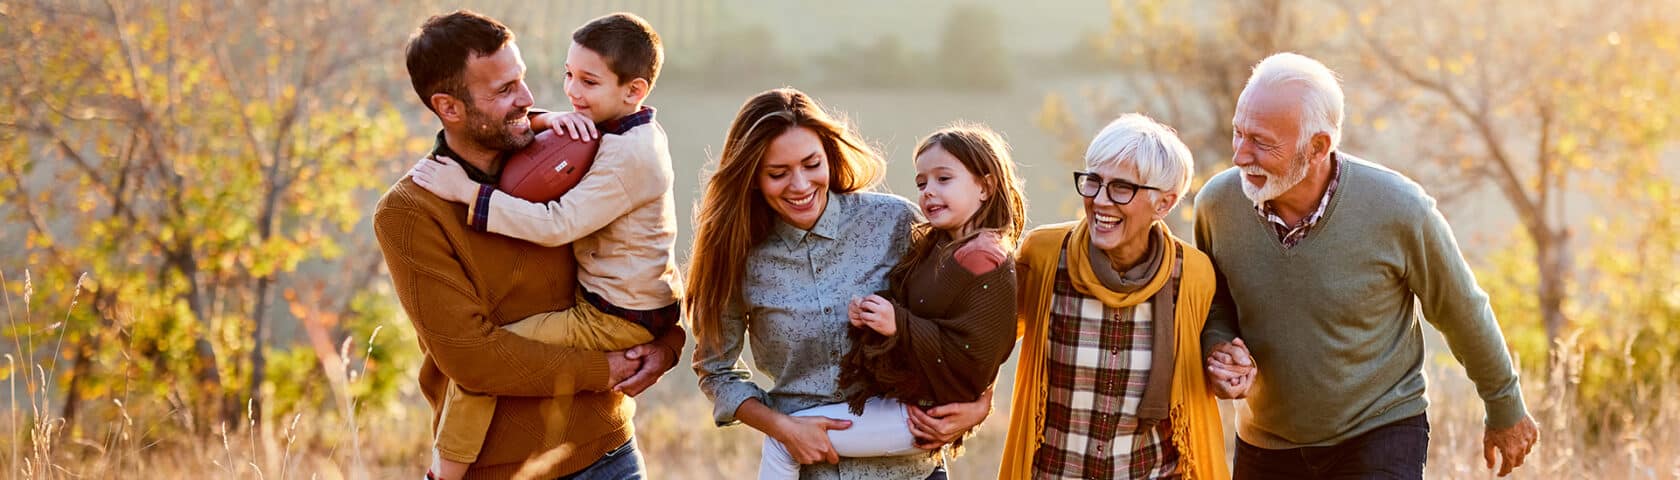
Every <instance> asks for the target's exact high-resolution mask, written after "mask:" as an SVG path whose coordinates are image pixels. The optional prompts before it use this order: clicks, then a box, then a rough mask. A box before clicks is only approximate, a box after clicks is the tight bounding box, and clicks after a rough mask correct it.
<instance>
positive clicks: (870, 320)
mask: <svg viewBox="0 0 1680 480" xmlns="http://www.w3.org/2000/svg"><path fill="white" fill-rule="evenodd" d="M893 310H894V309H893V305H892V302H890V301H888V300H887V299H885V298H881V296H880V295H870V296H867V297H863V298H853V299H852V303H851V304H849V305H847V306H846V319H847V320H851V322H852V326H854V327H868V328H869V329H871V330H874V331H876V332H879V333H880V334H882V335H886V336H889V337H891V336H893V334H895V333H898V320H897V319H896V318H895V317H894V311H893Z"/></svg>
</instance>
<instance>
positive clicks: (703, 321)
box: [683, 88, 886, 345]
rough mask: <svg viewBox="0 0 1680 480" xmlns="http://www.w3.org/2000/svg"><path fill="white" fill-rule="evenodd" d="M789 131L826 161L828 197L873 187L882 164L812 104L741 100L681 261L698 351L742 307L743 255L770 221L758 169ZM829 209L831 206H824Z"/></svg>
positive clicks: (769, 94)
mask: <svg viewBox="0 0 1680 480" xmlns="http://www.w3.org/2000/svg"><path fill="white" fill-rule="evenodd" d="M793 128H806V129H810V130H811V131H812V132H815V133H816V134H817V137H818V138H821V139H822V145H823V153H824V154H825V155H826V156H827V157H828V191H829V192H831V193H851V192H856V191H859V190H864V189H868V188H873V187H874V186H875V185H877V184H879V183H880V182H881V176H882V174H883V173H884V171H885V170H886V163H885V162H884V161H882V160H881V156H880V155H879V154H878V153H876V151H875V150H874V149H873V148H872V147H870V146H869V145H868V144H867V143H864V141H863V140H862V139H861V138H860V137H858V136H857V134H856V133H854V132H853V131H852V130H851V129H850V128H848V127H847V124H846V121H845V119H844V118H840V117H836V116H832V115H829V114H828V112H825V111H823V109H822V106H821V105H818V104H817V101H816V100H815V99H812V98H811V97H810V96H808V95H805V93H804V92H801V91H799V90H794V89H792V88H778V89H775V90H769V91H765V92H763V93H760V94H758V95H754V96H753V97H752V98H750V99H747V102H746V103H745V104H742V105H741V111H740V112H739V113H736V114H735V120H734V121H733V122H731V123H730V125H729V136H728V137H727V138H726V139H725V140H724V145H723V154H722V155H721V156H720V157H719V158H718V165H717V171H716V172H714V173H713V174H712V176H711V179H710V180H709V181H707V182H706V191H705V194H704V195H703V196H702V197H701V198H700V204H699V205H698V206H696V207H695V209H694V247H693V249H692V255H691V256H690V257H689V264H688V281H687V282H685V283H686V284H687V292H686V294H685V295H684V296H683V306H684V307H686V309H687V310H688V315H689V318H690V319H691V321H693V322H694V334H695V337H696V338H697V339H698V343H701V344H702V345H708V344H709V345H716V344H717V343H716V342H717V341H718V340H719V339H720V332H719V331H718V327H719V325H718V323H719V321H720V319H721V318H722V316H723V312H724V311H725V309H726V308H728V307H729V306H730V304H731V303H734V302H740V301H741V299H742V291H741V284H742V279H743V277H745V276H746V274H747V272H746V270H747V254H748V252H751V251H752V249H753V247H754V246H756V245H758V243H759V242H761V241H764V239H765V238H766V237H768V236H769V235H770V227H771V225H773V224H774V222H773V220H774V219H775V215H776V213H775V212H774V211H772V210H771V209H770V205H769V204H767V203H765V201H764V196H763V195H762V194H761V193H759V190H758V187H757V185H758V178H757V177H758V170H759V165H760V164H761V163H763V161H764V154H765V152H766V151H767V150H769V147H770V142H771V141H772V140H774V139H776V137H778V136H781V134H782V133H784V132H787V131H788V130H790V129H793ZM830 202H832V200H830Z"/></svg>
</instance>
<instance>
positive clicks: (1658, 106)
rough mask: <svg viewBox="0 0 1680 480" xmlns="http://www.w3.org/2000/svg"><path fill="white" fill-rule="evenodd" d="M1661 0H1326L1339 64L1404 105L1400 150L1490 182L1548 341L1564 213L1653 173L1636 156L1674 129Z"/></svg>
mask: <svg viewBox="0 0 1680 480" xmlns="http://www.w3.org/2000/svg"><path fill="white" fill-rule="evenodd" d="M1661 3H1662V2H1611V3H1604V2H1586V1H1574V0H1549V1H1543V2H1528V1H1521V2H1519V1H1508V0H1478V1H1471V2H1466V1H1462V0H1453V1H1447V0H1425V1H1403V2H1402V1H1370V2H1362V1H1361V2H1356V1H1345V2H1342V3H1339V4H1338V6H1339V7H1340V9H1341V10H1342V11H1343V12H1345V14H1346V15H1347V16H1348V17H1349V18H1350V19H1352V20H1353V21H1351V22H1349V25H1350V31H1351V35H1352V36H1353V38H1355V39H1356V43H1355V45H1356V46H1357V47H1358V48H1359V51H1360V53H1361V58H1362V60H1361V62H1360V64H1359V66H1358V67H1359V68H1358V69H1357V70H1355V71H1353V72H1344V74H1348V73H1352V75H1350V76H1351V77H1353V78H1355V79H1357V82H1358V84H1359V85H1361V86H1362V87H1363V88H1368V89H1371V91H1373V92H1378V93H1379V94H1380V95H1382V96H1384V97H1386V98H1389V99H1393V100H1395V101H1397V102H1399V103H1400V104H1401V105H1403V106H1404V107H1405V110H1403V112H1406V113H1407V114H1408V115H1407V120H1409V121H1412V122H1415V123H1416V124H1417V125H1418V128H1416V129H1415V130H1413V131H1414V132H1416V136H1415V137H1413V141H1412V142H1411V144H1413V145H1415V146H1416V147H1417V148H1415V149H1414V151H1413V152H1412V153H1413V154H1414V155H1416V156H1418V157H1421V158H1424V159H1427V160H1431V161H1432V163H1433V164H1434V165H1436V166H1437V167H1438V168H1442V169H1443V170H1445V171H1448V172H1453V173H1454V175H1455V176H1457V177H1459V178H1461V179H1463V180H1464V181H1467V182H1472V183H1474V184H1486V185H1492V186H1493V187H1494V188H1495V189H1496V190H1497V192H1498V193H1499V197H1500V198H1502V199H1503V200H1504V203H1505V204H1506V205H1508V206H1509V207H1510V209H1511V211H1512V212H1514V213H1515V216H1516V219H1517V221H1518V224H1519V225H1520V227H1521V228H1520V231H1521V232H1522V234H1523V236H1524V237H1526V238H1525V240H1526V241H1527V242H1529V243H1530V244H1531V246H1532V258H1531V259H1530V261H1532V262H1533V265H1534V266H1535V269H1536V277H1535V278H1536V284H1535V285H1534V286H1533V289H1532V291H1531V295H1533V296H1534V297H1535V299H1536V300H1537V304H1536V313H1537V314H1538V316H1539V317H1540V321H1541V324H1542V325H1543V326H1544V329H1545V338H1546V339H1547V342H1548V343H1550V342H1551V341H1555V340H1557V339H1558V338H1559V337H1560V336H1561V335H1563V334H1564V333H1565V332H1566V331H1567V330H1568V327H1569V323H1570V316H1571V311H1572V309H1571V305H1570V304H1571V301H1570V297H1571V294H1572V293H1573V292H1578V290H1576V288H1575V286H1576V285H1578V284H1577V283H1576V282H1575V281H1574V279H1575V278H1577V277H1578V274H1579V273H1580V272H1581V270H1580V269H1579V268H1578V267H1577V264H1578V263H1577V259H1576V253H1575V252H1576V251H1578V250H1579V249H1580V246H1581V245H1580V238H1579V235H1580V234H1582V233H1584V232H1582V231H1581V229H1580V228H1578V227H1576V226H1573V225H1572V224H1571V221H1572V214H1571V212H1574V214H1575V215H1579V214H1581V213H1583V212H1585V211H1588V209H1591V208H1594V207H1591V206H1590V204H1588V203H1589V202H1590V200H1589V199H1593V198H1601V199H1611V198H1614V197H1612V196H1609V195H1605V193H1607V192H1602V191H1597V192H1595V191H1594V190H1593V189H1591V188H1590V187H1591V182H1594V181H1602V182H1607V183H1609V184H1612V185H1618V186H1619V187H1617V188H1627V187H1633V188H1644V185H1645V184H1647V183H1649V182H1652V181H1657V182H1663V181H1664V180H1663V179H1662V178H1663V176H1662V175H1657V176H1655V177H1653V176H1651V174H1650V170H1651V169H1650V168H1649V167H1647V165H1649V164H1651V162H1654V161H1655V154H1656V152H1655V151H1654V149H1656V148H1659V147H1660V146H1661V145H1662V144H1663V142H1665V141H1668V140H1672V139H1674V138H1675V136H1676V128H1675V126H1674V125H1675V120H1676V115H1675V112H1676V110H1677V109H1680V101H1677V97H1676V95H1677V93H1680V92H1676V91H1675V90H1674V89H1675V86H1674V85H1673V79H1674V72H1675V71H1676V67H1680V62H1677V61H1676V59H1677V58H1680V55H1677V54H1680V38H1677V35H1680V32H1677V28H1680V23H1677V22H1676V16H1675V14H1674V12H1673V9H1672V8H1670V7H1665V6H1664V5H1662V4H1661ZM1445 12H1451V13H1450V14H1448V13H1445ZM1668 181H1672V180H1668ZM1610 201H1611V202H1615V200H1610ZM1584 204H1587V205H1584ZM1625 205H1636V203H1632V202H1629V203H1625ZM1612 211H1613V210H1612ZM1594 240H1596V241H1595V243H1598V242H1611V243H1613V241H1614V240H1613V239H1594ZM1579 293H1582V294H1584V295H1585V294H1588V292H1579ZM1506 320H1507V321H1510V320H1516V319H1506ZM1542 358H1543V356H1542Z"/></svg>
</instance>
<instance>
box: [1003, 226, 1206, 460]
mask: <svg viewBox="0 0 1680 480" xmlns="http://www.w3.org/2000/svg"><path fill="white" fill-rule="evenodd" d="M1154 228H1158V229H1160V230H1161V231H1163V232H1166V234H1167V235H1166V236H1167V238H1170V239H1172V241H1171V242H1168V248H1163V249H1160V251H1161V253H1162V254H1163V255H1166V259H1165V260H1167V261H1163V262H1161V265H1163V266H1170V265H1172V261H1171V260H1170V259H1172V258H1173V255H1175V254H1176V253H1177V252H1179V251H1183V252H1184V271H1183V277H1182V279H1181V280H1180V282H1181V283H1180V285H1179V290H1178V306H1177V308H1178V311H1177V314H1176V315H1175V316H1174V317H1173V318H1174V329H1175V331H1176V333H1177V335H1178V342H1177V351H1178V354H1177V358H1176V361H1175V363H1176V365H1175V366H1174V367H1173V382H1172V393H1171V397H1170V398H1171V400H1170V402H1171V405H1172V407H1171V408H1172V411H1171V412H1172V413H1171V414H1172V420H1171V421H1172V432H1173V438H1172V441H1173V444H1174V445H1175V446H1177V447H1178V452H1179V468H1180V471H1182V472H1183V473H1184V478H1187V479H1194V480H1200V479H1214V480H1225V479H1228V478H1230V469H1229V468H1228V466H1227V464H1226V463H1225V434H1224V431H1223V430H1222V428H1223V425H1222V424H1221V423H1220V419H1219V404H1218V402H1217V401H1216V400H1215V399H1214V396H1213V391H1212V390H1209V389H1208V386H1207V383H1206V381H1205V380H1204V379H1203V378H1204V377H1203V370H1202V358H1201V352H1202V347H1201V337H1202V324H1203V323H1205V322H1206V321H1207V313H1208V307H1209V306H1210V305H1211V304H1212V301H1213V290H1214V286H1215V283H1214V282H1216V280H1215V277H1214V273H1213V262H1212V261H1210V260H1208V256H1207V255H1206V254H1203V253H1202V252H1201V251H1198V250H1196V248H1195V247H1193V246H1190V245H1189V244H1188V243H1185V242H1184V241H1183V240H1180V239H1179V238H1178V237H1176V236H1173V235H1172V233H1171V232H1170V231H1167V226H1166V224H1163V223H1157V224H1156V225H1155V226H1154ZM1089 231H1090V230H1089V229H1088V228H1087V227H1086V226H1085V223H1084V222H1069V223H1061V224H1056V225H1046V226H1043V227H1039V228H1036V229H1033V231H1031V232H1028V233H1027V235H1026V238H1025V239H1024V240H1023V241H1022V244H1021V252H1020V254H1019V255H1018V256H1017V257H1016V258H1018V259H1019V265H1018V267H1017V273H1016V275H1017V280H1016V284H1017V285H1016V286H1017V288H1018V290H1017V292H1018V294H1019V297H1018V298H1019V301H1018V302H1017V304H1018V311H1019V313H1018V315H1019V319H1018V323H1019V325H1020V327H1019V329H1018V331H1017V332H1016V335H1017V336H1018V337H1020V338H1021V340H1022V341H1021V357H1020V359H1021V360H1020V366H1019V367H1018V368H1017V369H1016V370H1015V395H1014V400H1012V401H1011V403H1010V414H1009V439H1008V441H1007V443H1006V444H1005V446H1004V450H1003V465H1002V469H1001V470H999V471H998V478H1008V479H1024V478H1031V477H1032V471H1033V470H1032V461H1033V455H1034V454H1035V453H1037V451H1038V447H1039V444H1040V442H1041V441H1042V440H1043V432H1044V398H1045V392H1046V389H1047V388H1048V380H1047V377H1046V376H1045V373H1044V368H1045V367H1044V365H1045V363H1046V361H1047V356H1048V353H1047V349H1048V348H1049V343H1050V322H1049V319H1050V304H1051V299H1052V298H1053V297H1054V290H1053V289H1054V285H1055V281H1056V263H1057V261H1058V260H1059V259H1060V257H1061V255H1062V246H1063V244H1064V243H1063V242H1064V241H1066V242H1067V245H1069V246H1071V248H1069V249H1068V251H1069V252H1068V253H1069V261H1068V268H1069V270H1070V274H1071V276H1072V277H1073V281H1075V282H1080V283H1082V284H1083V286H1082V287H1081V288H1080V290H1081V291H1085V292H1088V293H1091V294H1092V296H1093V297H1096V298H1097V299H1098V300H1099V301H1102V302H1103V303H1104V304H1106V305H1109V306H1115V307H1118V306H1128V305H1136V304H1138V303H1142V302H1144V301H1147V300H1148V299H1149V297H1151V296H1153V295H1154V294H1155V292H1156V291H1157V290H1160V288H1161V287H1162V286H1163V285H1165V284H1166V281H1167V278H1169V277H1170V276H1171V269H1170V268H1162V269H1160V270H1159V272H1158V273H1157V274H1156V277H1155V278H1154V279H1153V280H1151V281H1150V282H1149V284H1148V285H1147V286H1145V287H1144V288H1143V289H1142V290H1140V291H1138V292H1134V293H1131V294H1123V293H1118V292H1111V291H1108V290H1107V289H1104V288H1103V287H1102V286H1101V285H1100V284H1096V281H1095V280H1094V275H1092V274H1091V273H1090V263H1089V262H1088V261H1087V260H1086V256H1085V255H1084V252H1086V251H1087V249H1086V247H1085V245H1086V244H1087V243H1088V242H1089V241H1090V240H1089V238H1088V234H1087V233H1086V232H1089ZM1075 260H1078V261H1075ZM1081 280H1085V281H1083V282H1081ZM1093 284H1094V285H1093Z"/></svg>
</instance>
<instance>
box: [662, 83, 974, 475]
mask: <svg viewBox="0 0 1680 480" xmlns="http://www.w3.org/2000/svg"><path fill="white" fill-rule="evenodd" d="M884 170H885V164H884V163H883V161H882V160H881V157H880V155H878V154H877V153H876V152H875V151H874V150H873V149H872V148H871V147H870V146H869V145H868V144H867V143H865V142H863V140H862V139H861V138H860V137H858V136H857V134H856V133H855V132H853V131H852V130H851V129H850V128H848V126H847V125H846V123H845V122H844V121H843V120H840V119H837V118H835V117H834V116H831V115H829V114H828V112H825V111H824V110H823V109H822V107H821V106H820V105H818V104H817V102H816V101H815V100H813V99H812V98H810V97H809V96H807V95H805V94H804V93H803V92H800V91H798V90H794V89H790V88H783V89H776V90H770V91H766V92H763V93H760V94H758V95H756V96H754V97H753V98H751V99H749V100H747V102H746V103H745V104H744V105H742V107H741V111H740V112H739V113H738V114H736V116H735V120H734V121H733V123H732V124H731V125H730V128H729V134H728V137H727V139H726V141H725V144H724V147H723V152H722V155H721V157H720V158H719V161H718V166H717V171H716V172H715V173H714V174H713V175H712V177H711V179H710V181H709V182H708V183H707V185H706V188H705V193H704V196H703V197H702V198H701V202H700V205H699V207H698V208H697V209H696V213H695V238H694V248H693V250H692V257H691V260H690V263H689V267H688V282H687V294H686V295H685V298H684V300H683V301H684V303H685V307H687V310H688V312H689V316H690V318H691V319H692V321H693V323H694V329H695V336H696V338H697V340H696V343H697V347H696V349H695V354H694V370H695V373H696V374H697V375H699V377H700V389H701V390H702V391H703V392H705V393H706V395H707V396H708V397H709V398H710V399H711V400H712V401H713V403H714V410H713V416H714V420H716V421H717V423H718V425H728V424H732V423H735V422H737V421H739V422H741V423H745V424H747V425H748V426H751V427H753V428H754V429H757V430H759V431H760V432H763V433H764V434H765V435H766V436H767V437H769V438H770V439H773V440H775V441H776V442H779V443H780V444H781V445H783V446H784V447H785V448H786V449H787V451H788V453H790V454H791V455H792V456H793V458H794V459H795V460H796V461H798V462H799V463H800V464H803V465H806V467H805V468H803V469H802V470H801V476H802V477H803V478H846V479H850V478H921V477H923V476H926V475H927V474H928V472H930V471H932V470H933V469H934V467H935V465H936V463H937V458H935V457H933V456H931V455H927V454H925V453H921V454H912V455H903V456H896V457H871V458H846V459H844V460H842V459H841V458H840V457H839V455H838V454H837V453H836V452H835V449H834V447H833V445H832V444H831V443H830V439H829V434H830V433H831V431H832V432H835V433H838V432H841V431H844V430H846V429H848V428H850V426H851V423H850V422H848V421H846V420H841V419H836V418H830V417H809V416H793V415H790V414H791V413H794V412H798V411H800V410H804V409H806V408H810V407H815V406H818V405H826V404H834V403H840V402H843V401H845V399H846V396H845V392H843V391H842V389H841V388H840V385H839V372H840V364H841V359H842V357H843V356H844V355H845V354H846V352H847V351H848V350H849V349H850V340H849V339H848V336H847V330H848V328H850V326H851V322H850V321H849V320H848V318H847V307H848V305H849V304H850V303H851V301H852V299H853V298H855V297H864V296H868V295H870V294H872V293H874V292H877V291H881V290H884V289H886V287H887V274H888V272H890V271H891V270H892V269H893V267H894V266H895V265H897V263H898V260H899V259H900V258H901V257H902V256H903V255H904V253H905V251H906V249H907V248H908V244H909V239H910V229H911V225H912V224H914V223H915V222H916V220H917V216H916V207H915V206H914V205H912V204H911V203H910V202H908V201H906V200H904V199H902V198H899V197H896V196H892V195H887V194H881V193H874V192H868V191H866V190H869V189H871V188H873V187H875V186H876V185H878V184H879V183H880V181H881V177H882V173H883V171H884ZM749 342H750V344H751V345H752V352H753V362H754V366H755V367H756V368H757V370H758V371H760V372H763V373H764V374H765V376H767V377H769V379H770V381H771V382H772V384H773V385H772V386H771V388H770V389H769V390H765V389H763V388H761V387H760V386H758V385H757V384H755V383H753V382H751V381H750V380H749V377H750V375H751V374H750V372H749V371H748V370H747V368H746V366H745V364H744V363H743V362H742V361H741V352H742V349H743V347H745V345H747V344H748V343H749ZM990 408H991V394H990V392H987V393H986V395H984V396H983V397H982V398H980V399H979V400H977V401H974V402H967V403H952V404H947V405H941V406H937V407H933V408H930V409H922V408H917V407H910V408H905V409H904V410H905V415H906V416H907V421H908V422H909V423H910V424H911V427H912V428H911V431H912V434H914V435H915V436H916V437H917V439H918V440H919V442H918V445H919V446H921V447H923V448H924V449H929V448H935V447H938V446H939V445H941V444H944V443H947V442H950V441H951V440H954V439H956V438H958V437H959V436H961V434H962V433H963V432H966V431H968V430H969V429H971V428H973V426H975V425H978V424H979V423H980V422H981V421H983V420H984V419H985V416H986V415H987V414H988V413H989V412H990Z"/></svg>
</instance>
